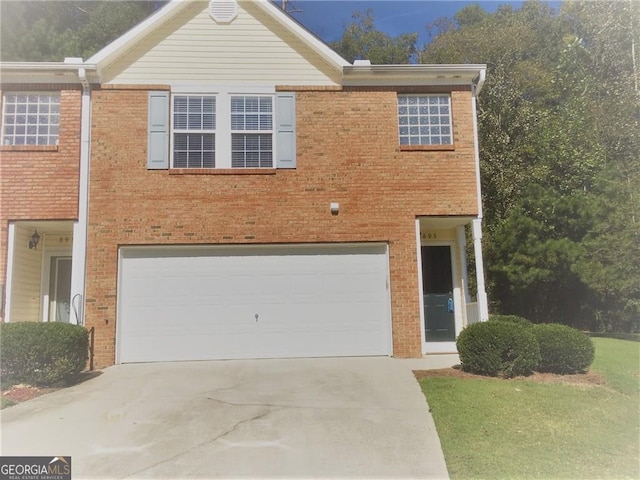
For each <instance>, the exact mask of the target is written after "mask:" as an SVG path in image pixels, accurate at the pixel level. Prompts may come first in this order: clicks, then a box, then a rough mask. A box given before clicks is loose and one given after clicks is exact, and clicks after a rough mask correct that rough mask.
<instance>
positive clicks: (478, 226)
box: [473, 218, 489, 322]
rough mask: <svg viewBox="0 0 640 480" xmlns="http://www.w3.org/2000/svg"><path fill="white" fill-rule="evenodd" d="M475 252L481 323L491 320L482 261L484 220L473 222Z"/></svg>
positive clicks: (479, 219)
mask: <svg viewBox="0 0 640 480" xmlns="http://www.w3.org/2000/svg"><path fill="white" fill-rule="evenodd" d="M473 251H474V253H475V257H476V278H477V285H478V287H477V290H478V311H479V313H480V321H481V322H485V321H487V320H489V301H488V299H487V291H486V289H485V285H484V261H483V259H482V219H481V218H476V219H474V220H473Z"/></svg>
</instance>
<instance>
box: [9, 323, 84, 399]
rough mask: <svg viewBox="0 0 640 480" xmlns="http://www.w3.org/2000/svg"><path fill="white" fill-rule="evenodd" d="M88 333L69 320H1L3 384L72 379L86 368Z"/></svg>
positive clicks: (42, 383)
mask: <svg viewBox="0 0 640 480" xmlns="http://www.w3.org/2000/svg"><path fill="white" fill-rule="evenodd" d="M88 345H89V335H88V332H87V330H86V329H85V328H84V327H81V326H79V325H71V324H68V323H60V322H51V323H41V322H20V323H3V324H0V379H1V380H2V383H3V387H5V386H9V385H10V384H16V383H26V384H29V385H34V386H53V385H65V384H69V383H71V382H72V381H73V380H74V379H75V378H76V377H77V375H78V373H80V372H81V371H82V370H84V368H85V366H86V363H87V358H88Z"/></svg>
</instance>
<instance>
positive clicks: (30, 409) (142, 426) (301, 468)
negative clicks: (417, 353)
mask: <svg viewBox="0 0 640 480" xmlns="http://www.w3.org/2000/svg"><path fill="white" fill-rule="evenodd" d="M428 366H429V365H428V364H425V363H424V362H422V361H420V360H418V361H415V360H413V361H412V360H408V361H405V360H395V359H391V358H377V357H376V358H330V359H287V360H233V361H216V362H181V363H153V364H132V365H118V366H114V367H110V368H107V369H106V370H105V371H104V372H103V373H102V375H100V376H98V377H97V378H94V379H91V380H89V381H87V382H85V383H82V384H79V385H76V386H74V387H71V388H68V389H64V390H60V391H58V392H54V393H52V394H49V395H45V396H42V397H39V398H36V399H33V400H31V401H29V402H26V403H24V404H21V405H17V406H15V407H11V408H8V409H5V410H2V412H1V413H0V422H1V426H2V434H1V440H2V443H1V446H0V453H1V454H2V455H5V456H7V455H50V456H54V455H70V456H71V457H72V478H74V479H80V478H175V479H178V478H200V479H208V478H232V477H251V478H282V477H288V478H302V477H307V478H309V477H312V478H346V477H352V478H353V477H358V478H423V479H429V478H432V479H445V478H448V474H447V469H446V465H445V462H444V457H443V454H442V450H441V446H440V441H439V439H438V436H437V434H436V431H435V427H434V423H433V420H432V418H431V415H430V414H429V411H428V406H427V404H426V401H425V398H424V396H423V394H422V392H421V391H420V388H419V386H418V384H417V382H416V381H415V379H414V377H413V375H412V373H411V370H412V369H418V368H427V367H428Z"/></svg>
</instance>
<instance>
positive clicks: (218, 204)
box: [86, 89, 478, 366]
mask: <svg viewBox="0 0 640 480" xmlns="http://www.w3.org/2000/svg"><path fill="white" fill-rule="evenodd" d="M93 98H94V104H93V129H92V137H93V141H92V146H91V148H92V159H91V186H90V189H91V191H90V199H91V203H90V208H89V238H88V248H89V250H88V255H87V257H88V263H87V290H86V302H87V305H86V321H87V326H89V327H91V326H95V327H96V365H98V366H105V365H110V364H112V363H113V362H114V358H115V357H114V355H115V326H116V321H117V318H116V288H117V253H118V246H119V245H137V244H141V245H142V244H144V245H152V244H172V243H175V244H198V243H203V244H252V243H303V242H369V241H384V242H388V243H389V246H390V269H391V272H390V274H391V298H392V316H393V349H394V355H396V356H399V357H411V356H413V357H415V356H420V355H421V338H420V311H419V298H418V271H417V265H416V244H415V242H416V238H415V218H416V216H420V215H476V214H477V208H478V207H477V201H476V198H477V196H476V178H475V164H474V155H473V152H474V151H473V133H472V132H473V130H472V128H473V126H472V116H471V115H472V114H471V93H470V92H469V91H454V92H452V107H453V120H454V140H455V150H453V151H439V152H425V151H412V152H401V151H400V149H399V147H398V134H397V118H396V115H397V113H396V92H395V91H385V90H383V89H371V90H367V89H352V90H350V91H299V92H297V94H296V98H297V102H296V111H297V151H298V155H297V168H296V169H295V170H278V171H277V172H276V173H275V174H274V175H221V174H217V175H215V174H214V175H179V174H175V172H174V173H171V172H170V171H166V170H164V171H149V170H147V169H146V144H147V130H146V129H147V92H146V91H141V90H117V89H105V90H101V91H96V92H94V94H93ZM330 202H339V203H340V213H339V215H337V216H332V215H331V213H330V211H329V203H330Z"/></svg>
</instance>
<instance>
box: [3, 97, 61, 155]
mask: <svg viewBox="0 0 640 480" xmlns="http://www.w3.org/2000/svg"><path fill="white" fill-rule="evenodd" d="M2 106H3V107H2V110H3V112H2V144H3V145H57V144H58V131H59V127H60V94H59V93H52V92H7V93H5V94H4V98H3V102H2Z"/></svg>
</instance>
